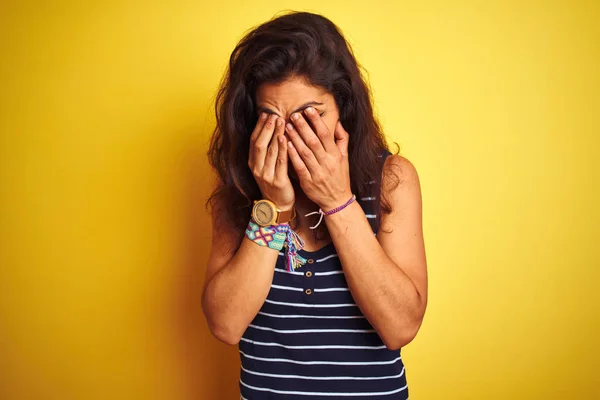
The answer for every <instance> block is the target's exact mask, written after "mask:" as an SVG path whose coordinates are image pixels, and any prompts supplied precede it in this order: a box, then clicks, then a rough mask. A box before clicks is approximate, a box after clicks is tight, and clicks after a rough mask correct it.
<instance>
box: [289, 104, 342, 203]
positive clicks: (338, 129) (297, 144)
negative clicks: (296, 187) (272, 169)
mask: <svg viewBox="0 0 600 400" xmlns="http://www.w3.org/2000/svg"><path fill="white" fill-rule="evenodd" d="M304 114H305V115H304V116H303V115H302V114H301V113H298V112H297V113H294V114H292V117H291V123H288V124H287V125H286V128H285V130H286V132H287V136H288V137H289V141H288V154H289V158H290V160H291V162H292V165H293V167H294V170H295V171H296V174H297V175H298V179H299V181H300V186H301V188H302V190H303V191H304V193H305V194H306V195H307V196H308V198H310V199H311V200H312V201H314V202H315V203H316V204H317V205H318V206H319V207H320V208H321V209H322V210H323V211H329V210H331V209H333V208H336V207H338V206H340V205H342V204H344V203H345V202H347V201H348V200H349V199H350V197H352V190H351V188H350V168H349V165H348V140H349V135H348V132H346V130H345V129H344V128H343V127H342V124H341V122H339V121H338V122H337V124H336V126H335V129H334V132H331V131H330V130H329V129H328V128H327V126H326V124H325V123H324V122H323V120H322V118H321V116H320V115H319V113H318V112H317V111H316V110H315V109H314V108H312V107H308V108H307V109H305V110H304ZM309 122H310V124H309Z"/></svg>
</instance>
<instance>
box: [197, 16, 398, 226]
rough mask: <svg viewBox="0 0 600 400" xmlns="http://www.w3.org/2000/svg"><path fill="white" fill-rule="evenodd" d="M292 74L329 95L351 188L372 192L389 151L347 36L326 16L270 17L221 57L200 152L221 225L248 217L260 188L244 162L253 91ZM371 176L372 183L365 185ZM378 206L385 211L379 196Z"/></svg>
mask: <svg viewBox="0 0 600 400" xmlns="http://www.w3.org/2000/svg"><path fill="white" fill-rule="evenodd" d="M293 76H299V77H303V78H305V79H306V80H307V81H308V82H309V83H310V84H311V85H314V86H316V87H321V88H324V89H325V90H327V91H328V92H329V93H331V94H332V95H333V98H334V99H335V102H336V105H337V107H338V109H339V112H340V121H341V123H342V125H343V126H344V128H345V129H346V130H347V131H348V133H349V134H350V141H349V145H348V159H349V164H350V179H351V188H352V191H353V192H354V193H355V194H356V195H357V197H363V196H372V195H374V194H376V193H373V190H379V188H380V186H381V185H380V183H381V168H382V157H380V156H381V154H382V153H383V152H384V151H389V150H388V146H387V143H386V141H385V138H384V135H383V133H382V130H381V127H380V125H379V123H378V121H377V119H376V118H375V115H374V113H373V106H372V98H371V92H370V90H369V86H368V84H367V83H366V81H365V80H364V79H363V76H362V74H361V67H360V65H359V64H358V62H357V61H356V59H355V57H354V54H353V52H352V49H351V47H350V45H349V43H348V42H347V41H346V39H345V38H344V36H343V35H342V33H341V32H340V30H339V29H338V28H337V26H336V25H335V24H334V23H333V22H331V21H330V20H329V19H327V18H325V17H323V16H321V15H317V14H312V13H307V12H291V13H287V14H284V15H281V16H278V17H276V18H274V19H272V20H270V21H268V22H266V23H264V24H262V25H260V26H258V27H256V28H254V29H252V30H251V31H250V32H249V33H247V34H246V35H245V36H244V38H243V39H242V40H241V41H240V42H239V43H238V45H237V46H236V47H235V49H234V50H233V52H232V53H231V57H230V59H229V67H228V70H227V71H226V73H225V76H224V77H223V80H222V82H221V86H220V89H219V91H218V94H217V97H216V102H215V114H216V121H217V124H216V128H215V130H214V133H213V136H212V138H211V142H210V147H209V150H208V157H209V161H210V164H211V166H212V167H213V168H214V169H215V170H216V172H217V174H218V177H219V182H218V184H217V186H216V188H215V190H214V191H213V193H212V195H211V196H210V198H209V199H208V200H207V206H208V205H211V206H213V210H214V207H215V206H216V205H217V204H218V206H219V207H218V208H219V217H222V218H223V220H221V223H222V224H225V227H227V228H230V229H233V230H236V231H239V232H240V238H241V237H243V233H244V230H245V228H246V225H247V224H248V218H249V216H250V210H251V207H252V204H253V201H254V200H257V199H260V198H261V193H260V190H259V188H258V185H257V184H256V181H255V180H254V177H253V175H252V171H251V170H250V168H249V167H248V156H249V151H250V135H251V133H252V130H253V129H254V126H255V125H256V122H257V118H258V115H257V111H256V103H255V93H256V90H257V88H258V87H259V85H261V84H263V83H277V82H281V81H284V80H285V79H287V78H289V77H293ZM372 181H376V182H377V184H375V185H373V184H369V182H372ZM381 210H382V212H390V207H389V205H388V204H387V202H386V201H385V200H384V201H382V202H381Z"/></svg>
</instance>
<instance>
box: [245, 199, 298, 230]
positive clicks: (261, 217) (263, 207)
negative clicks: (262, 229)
mask: <svg viewBox="0 0 600 400" xmlns="http://www.w3.org/2000/svg"><path fill="white" fill-rule="evenodd" d="M294 218H296V209H295V208H294V207H292V209H291V210H287V211H282V210H280V209H279V208H277V206H276V205H275V203H273V202H272V201H270V200H266V199H262V200H255V201H254V206H253V207H252V219H253V220H254V222H256V223H257V224H258V225H260V226H267V225H279V224H285V223H288V222H290V221H291V220H293V219H294Z"/></svg>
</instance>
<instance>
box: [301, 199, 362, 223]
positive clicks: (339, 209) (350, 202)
mask: <svg viewBox="0 0 600 400" xmlns="http://www.w3.org/2000/svg"><path fill="white" fill-rule="evenodd" d="M354 200H356V195H355V194H353V195H352V197H351V198H350V200H348V201H347V202H346V203H344V204H342V205H341V206H339V207H336V208H334V209H333V210H329V211H327V212H325V211H323V210H321V209H320V208H319V211H313V212H311V213H308V214H306V215H305V217H308V216H309V215H315V214H320V216H321V217H320V218H319V222H317V224H316V225H315V226H311V227H310V229H315V228H316V227H317V226H319V225H320V224H321V221H323V217H324V216H325V215H331V214H335V213H336V212H340V211H342V210H343V209H344V208H346V207H348V206H349V205H350V204H352V203H353V202H354Z"/></svg>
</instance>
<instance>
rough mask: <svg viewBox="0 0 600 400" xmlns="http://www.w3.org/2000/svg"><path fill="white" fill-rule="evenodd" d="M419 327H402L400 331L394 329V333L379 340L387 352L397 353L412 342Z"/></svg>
mask: <svg viewBox="0 0 600 400" xmlns="http://www.w3.org/2000/svg"><path fill="white" fill-rule="evenodd" d="M420 327H421V324H420V323H418V324H417V323H415V324H411V326H404V327H402V329H396V330H395V331H394V332H390V333H389V334H388V335H385V336H382V338H381V340H382V341H383V344H384V345H385V347H387V349H388V350H393V351H397V350H400V349H401V348H403V347H404V346H406V345H407V344H409V343H410V342H412V341H413V340H414V338H415V337H416V336H417V332H418V331H419V328H420Z"/></svg>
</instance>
